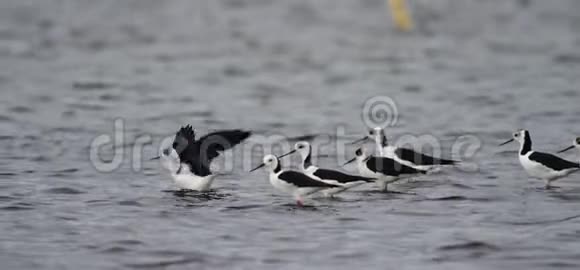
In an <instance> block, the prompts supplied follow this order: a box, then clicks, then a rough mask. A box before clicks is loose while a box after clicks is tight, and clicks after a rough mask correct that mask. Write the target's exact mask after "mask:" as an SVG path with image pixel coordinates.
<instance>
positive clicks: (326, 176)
mask: <svg viewBox="0 0 580 270" xmlns="http://www.w3.org/2000/svg"><path fill="white" fill-rule="evenodd" d="M296 152H298V154H300V157H302V168H301V169H302V172H303V173H304V174H306V175H308V176H310V177H311V178H314V179H316V180H320V181H322V182H325V183H329V184H334V185H339V186H340V187H336V188H329V189H325V190H322V193H323V194H324V196H326V197H332V196H334V195H335V194H338V193H340V192H343V191H345V190H347V189H349V188H353V187H356V186H359V185H362V184H364V183H368V182H374V181H375V180H376V179H375V178H370V177H363V176H356V175H350V174H346V173H343V172H340V171H335V170H327V169H320V168H318V167H316V166H314V165H312V162H311V158H312V146H311V145H310V143H308V142H305V141H301V142H297V143H296V144H294V150H292V151H290V152H288V153H286V154H284V155H281V156H280V158H282V157H285V156H288V155H290V154H293V153H296Z"/></svg>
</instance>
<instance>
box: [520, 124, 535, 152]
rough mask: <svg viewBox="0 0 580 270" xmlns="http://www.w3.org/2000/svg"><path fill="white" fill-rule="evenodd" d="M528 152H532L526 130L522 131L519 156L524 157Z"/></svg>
mask: <svg viewBox="0 0 580 270" xmlns="http://www.w3.org/2000/svg"><path fill="white" fill-rule="evenodd" d="M530 151H532V137H531V136H530V132H528V131H527V130H526V131H524V144H522V151H521V152H520V154H521V155H525V154H527V153H528V152H530Z"/></svg>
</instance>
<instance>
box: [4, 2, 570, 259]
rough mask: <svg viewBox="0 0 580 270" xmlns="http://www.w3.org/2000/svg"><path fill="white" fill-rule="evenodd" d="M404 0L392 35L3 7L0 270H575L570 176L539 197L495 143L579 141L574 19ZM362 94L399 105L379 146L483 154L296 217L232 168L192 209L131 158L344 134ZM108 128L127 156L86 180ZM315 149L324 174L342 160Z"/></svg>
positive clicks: (245, 16) (226, 14) (243, 7)
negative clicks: (218, 140)
mask: <svg viewBox="0 0 580 270" xmlns="http://www.w3.org/2000/svg"><path fill="white" fill-rule="evenodd" d="M411 2H412V9H413V12H414V15H415V17H416V18H417V22H416V23H417V27H416V29H415V31H413V32H412V33H408V34H402V33H397V32H396V31H394V30H393V26H392V24H391V22H390V19H389V16H388V13H387V10H386V7H385V1H381V0H365V1H348V0H339V1H337V0H324V1H306V0H299V1H267V0H255V1H250V0H228V1H210V0H201V1H186V0H179V1H178V0H171V1H153V0H149V1H142V0H139V1H137V0H133V1H111V0H106V1H88V0H82V1H81V0H79V1H72V0H62V1H57V0H50V1H48V0H46V1H41V0H35V1H20V0H4V1H2V2H1V3H0V104H1V105H0V130H1V134H0V179H1V182H0V265H2V268H3V269H38V268H42V269H79V268H82V269H119V268H146V269H184V268H188V269H216V268H229V269H303V268H310V269H314V268H316V269H353V268H355V267H360V268H363V269H385V268H397V269H494V268H504V269H566V268H569V269H578V268H579V267H580V218H576V217H577V216H578V215H580V174H576V175H574V176H570V177H568V178H566V179H565V180H561V181H560V182H557V185H558V186H560V188H558V189H554V190H549V191H546V190H543V189H540V187H542V185H543V184H542V183H541V182H540V181H537V180H530V179H528V177H527V176H526V175H525V173H524V172H523V171H522V169H521V168H520V166H519V164H518V162H517V158H516V154H515V149H516V148H517V146H516V145H511V146H505V147H501V148H500V147H497V144H499V143H500V142H502V141H504V140H505V139H507V138H509V136H510V133H511V132H513V131H514V130H516V129H518V128H527V129H530V131H531V133H532V136H533V139H534V143H535V144H534V147H535V148H536V149H539V150H540V149H541V150H545V151H550V152H552V151H556V150H559V149H560V148H562V147H565V146H568V145H569V144H570V143H571V141H572V139H573V138H574V137H575V136H577V135H580V130H579V129H578V127H579V124H580V106H578V104H580V90H579V89H578V88H579V85H580V76H579V75H580V3H579V2H578V1H574V0H555V1H539V0H536V1H506V0H493V1H476V0H470V1H464V0H437V1H426V0H424V1H411ZM374 96H388V97H390V98H392V99H393V100H394V101H395V102H396V104H397V108H398V110H399V114H400V118H399V121H398V122H397V125H396V126H394V127H392V128H390V129H389V130H388V131H389V137H390V138H391V139H396V138H398V137H400V136H402V135H407V134H413V135H425V134H429V135H432V136H435V137H437V138H439V139H440V140H441V141H442V142H443V144H444V145H446V146H445V148H444V149H447V150H445V151H444V153H447V152H448V150H449V149H448V147H449V146H450V145H451V144H452V142H453V141H454V140H455V139H456V138H457V137H459V136H462V135H470V136H474V138H476V139H478V140H480V141H481V143H482V145H481V148H480V149H479V150H478V151H477V152H476V154H475V155H474V156H471V157H466V159H467V161H468V162H470V163H472V165H473V164H475V166H477V168H478V170H477V171H476V172H465V171H459V170H456V169H450V170H445V171H444V172H443V173H440V174H434V175H429V176H426V177H422V178H420V179H415V180H414V181H411V182H403V183H401V184H398V185H395V186H393V188H394V189H396V190H399V191H404V192H407V193H414V194H415V195H412V194H378V193H374V192H370V191H372V189H373V187H372V186H367V187H364V188H360V189H358V190H356V191H353V192H349V193H345V194H343V195H341V196H340V197H341V199H339V200H335V201H330V200H324V199H313V200H309V201H308V203H309V204H310V205H313V206H314V207H310V208H306V209H299V208H296V207H294V206H292V205H291V203H292V200H291V198H289V197H288V196H285V195H283V194H279V193H276V192H274V191H273V190H272V188H271V187H270V185H269V184H268V182H267V180H266V173H265V172H264V171H259V172H255V173H252V174H249V173H247V172H245V171H244V170H245V169H247V168H243V167H245V166H243V164H242V163H243V162H242V161H241V160H239V159H235V168H234V169H233V170H232V171H230V172H228V173H227V174H226V175H224V176H220V178H219V179H218V180H216V183H215V185H214V187H215V191H214V192H213V193H211V194H208V195H204V196H199V195H187V196H177V195H175V194H174V193H172V192H169V191H171V190H174V189H175V187H174V186H172V184H171V181H170V178H169V176H168V175H167V174H165V173H164V171H163V170H162V169H161V168H160V167H159V164H158V163H156V162H151V161H147V160H146V159H147V158H149V157H152V156H153V155H155V154H156V150H157V149H158V148H157V147H158V144H159V140H161V139H162V138H164V137H166V136H169V135H171V134H173V133H174V132H175V131H176V129H177V128H178V127H179V126H180V125H182V124H192V125H193V126H194V127H195V128H196V129H198V130H199V132H200V133H205V132H207V131H208V130H215V129H221V128H244V129H249V130H253V131H254V132H255V134H256V135H257V136H256V138H265V137H268V136H271V135H274V134H276V135H284V136H288V137H297V136H301V135H305V134H308V135H322V136H319V137H324V135H326V134H332V135H335V134H336V132H337V130H344V131H345V133H346V134H345V135H344V136H342V135H341V136H339V138H340V139H344V140H346V139H354V138H356V137H357V136H358V135H360V133H362V131H363V129H364V128H365V126H364V125H363V124H362V121H361V109H362V107H363V104H364V102H365V100H366V99H368V98H371V97H374ZM116 119H123V120H124V125H125V126H124V129H125V140H124V141H123V143H122V144H121V145H119V146H117V148H116V149H122V150H124V151H125V161H124V162H123V163H122V166H121V167H120V168H118V169H116V170H114V171H112V172H107V173H104V172H99V171H98V170H97V169H96V168H95V167H94V165H93V164H92V163H91V162H90V161H89V160H90V159H89V157H90V155H89V153H90V146H91V142H92V141H93V140H94V139H95V138H97V137H98V136H100V135H110V134H112V133H113V125H114V121H115V120H116ZM146 135H150V136H152V138H153V140H154V144H153V145H149V146H147V147H145V149H144V154H143V157H142V158H141V160H142V166H143V168H141V169H139V170H137V171H135V170H134V169H133V167H134V165H132V162H133V161H134V160H133V158H132V154H133V152H132V149H133V146H134V145H135V138H137V137H139V138H143V136H146ZM319 137H317V138H319ZM241 148H243V147H239V148H237V149H238V152H234V153H237V154H238V155H239V154H240V152H239V151H240V149H241ZM324 149H327V150H329V151H330V152H329V153H322V154H329V156H328V157H323V158H319V159H318V160H316V162H317V163H319V164H321V165H324V166H327V167H331V168H336V167H338V165H337V161H336V159H337V158H339V159H342V160H344V158H345V157H344V156H342V155H341V156H339V157H337V155H336V154H333V153H332V151H331V149H332V147H331V146H328V147H326V148H324ZM101 150H102V152H104V153H103V158H108V159H110V158H112V156H113V155H112V153H111V152H112V147H111V146H110V145H109V146H108V147H104V148H102V149H101ZM349 150H350V151H352V149H350V148H349ZM259 155H260V154H259V153H255V154H254V158H253V160H252V164H253V165H256V164H257V163H258V162H259V161H258V160H259V159H260V157H259ZM566 157H567V158H569V159H575V160H577V159H578V158H579V157H578V153H575V152H571V153H570V154H568V155H566ZM296 162H297V160H296V159H293V164H294V165H296ZM346 169H352V167H347V168H346Z"/></svg>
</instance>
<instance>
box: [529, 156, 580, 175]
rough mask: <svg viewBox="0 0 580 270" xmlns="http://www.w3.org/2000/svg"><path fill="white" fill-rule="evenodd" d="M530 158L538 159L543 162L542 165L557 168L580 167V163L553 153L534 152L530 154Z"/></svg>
mask: <svg viewBox="0 0 580 270" xmlns="http://www.w3.org/2000/svg"><path fill="white" fill-rule="evenodd" d="M530 160H533V161H536V162H539V163H541V164H542V165H544V166H546V167H548V168H550V169H553V170H556V171H561V170H566V169H573V168H580V164H578V163H574V162H571V161H567V160H565V159H562V158H560V157H557V156H554V155H552V154H546V153H540V152H533V153H532V154H531V155H530Z"/></svg>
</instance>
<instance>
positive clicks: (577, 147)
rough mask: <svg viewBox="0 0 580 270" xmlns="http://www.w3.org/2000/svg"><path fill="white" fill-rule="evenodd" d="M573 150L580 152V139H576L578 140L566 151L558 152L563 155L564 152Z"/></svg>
mask: <svg viewBox="0 0 580 270" xmlns="http://www.w3.org/2000/svg"><path fill="white" fill-rule="evenodd" d="M573 148H576V149H578V150H579V151H580V137H576V139H574V142H573V143H572V146H570V147H568V148H566V149H563V150H560V151H558V153H563V152H566V151H568V150H570V149H573Z"/></svg>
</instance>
